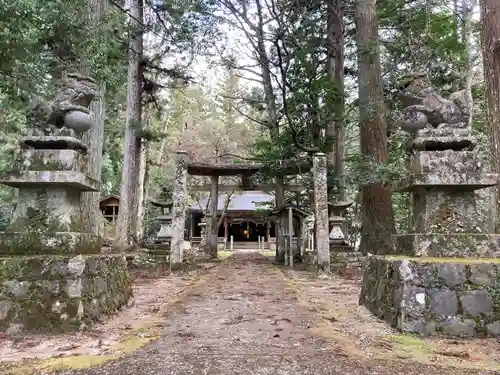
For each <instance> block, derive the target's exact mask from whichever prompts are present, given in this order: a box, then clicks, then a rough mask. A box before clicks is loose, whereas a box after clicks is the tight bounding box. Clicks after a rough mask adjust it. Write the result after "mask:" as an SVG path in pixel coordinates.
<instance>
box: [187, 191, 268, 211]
mask: <svg viewBox="0 0 500 375" xmlns="http://www.w3.org/2000/svg"><path fill="white" fill-rule="evenodd" d="M227 194H228V193H221V194H220V195H219V201H218V202H217V210H219V211H222V210H223V209H224V206H225V204H226V197H227ZM208 199H209V196H208V194H207V196H206V197H205V198H203V199H202V200H201V201H200V202H197V203H194V204H192V205H191V206H190V207H189V211H201V210H202V208H203V209H205V207H206V205H207V201H208ZM273 205H274V195H273V194H269V193H266V192H263V191H242V192H236V193H234V194H232V195H231V201H230V203H229V206H228V207H227V211H228V212H230V211H233V212H234V211H250V212H254V211H258V210H265V209H272V207H273Z"/></svg>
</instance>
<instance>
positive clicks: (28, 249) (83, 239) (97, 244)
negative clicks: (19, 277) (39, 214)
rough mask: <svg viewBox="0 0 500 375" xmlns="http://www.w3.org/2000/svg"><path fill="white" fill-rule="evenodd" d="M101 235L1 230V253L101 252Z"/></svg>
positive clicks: (74, 253)
mask: <svg viewBox="0 0 500 375" xmlns="http://www.w3.org/2000/svg"><path fill="white" fill-rule="evenodd" d="M100 252H101V240H100V237H99V236H96V235H93V234H89V233H77V232H52V233H50V232H44V231H42V230H38V231H35V230H31V231H22V232H0V255H51V254H68V255H76V254H99V253H100Z"/></svg>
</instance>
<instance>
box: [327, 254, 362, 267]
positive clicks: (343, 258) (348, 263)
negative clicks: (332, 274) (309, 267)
mask: <svg viewBox="0 0 500 375" xmlns="http://www.w3.org/2000/svg"><path fill="white" fill-rule="evenodd" d="M363 259H364V256H363V254H361V253H360V252H359V251H351V252H332V251H330V267H331V269H333V270H338V271H340V270H343V269H353V268H361V267H362V266H363Z"/></svg>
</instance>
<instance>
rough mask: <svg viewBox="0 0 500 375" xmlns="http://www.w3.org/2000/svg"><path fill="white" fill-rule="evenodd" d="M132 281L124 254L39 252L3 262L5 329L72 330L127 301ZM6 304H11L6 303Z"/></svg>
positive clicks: (1, 323) (0, 325) (0, 326)
mask: <svg viewBox="0 0 500 375" xmlns="http://www.w3.org/2000/svg"><path fill="white" fill-rule="evenodd" d="M131 283H132V280H131V277H130V275H129V273H128V270H127V263H126V261H125V259H124V257H123V256H121V255H120V256H112V255H111V256H110V255H95V256H82V255H79V256H77V257H71V256H45V257H44V256H39V257H12V258H3V259H1V260H0V285H2V288H1V289H0V303H2V302H4V303H5V301H7V302H8V303H9V305H8V312H7V314H6V316H5V317H2V318H1V319H0V331H2V330H5V329H7V328H9V326H11V325H12V324H19V325H21V326H22V329H23V330H26V331H30V332H36V331H51V332H56V331H71V330H75V329H79V328H81V326H82V324H83V325H87V324H90V323H92V321H93V320H95V319H99V318H100V317H101V316H102V315H109V314H112V313H114V312H116V311H117V309H119V308H121V307H122V306H124V305H126V304H127V303H128V301H129V299H130V298H131V297H132V286H131ZM4 306H7V305H4Z"/></svg>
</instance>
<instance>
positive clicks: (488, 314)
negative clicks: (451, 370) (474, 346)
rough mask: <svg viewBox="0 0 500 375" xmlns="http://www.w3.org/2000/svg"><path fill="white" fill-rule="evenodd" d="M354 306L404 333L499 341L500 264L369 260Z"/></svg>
mask: <svg viewBox="0 0 500 375" xmlns="http://www.w3.org/2000/svg"><path fill="white" fill-rule="evenodd" d="M359 303H360V304H361V305H364V306H366V307H367V308H368V309H369V310H370V311H371V312H372V313H373V314H374V315H376V316H377V317H379V318H381V319H384V320H385V321H387V322H389V323H390V324H391V325H392V326H393V327H395V328H397V329H399V330H401V331H404V332H411V333H419V334H421V335H424V336H425V335H436V334H441V335H445V336H456V337H475V336H479V337H481V336H500V261H499V260H497V259H481V258H475V259H474V258H470V259H456V258H404V257H390V256H387V257H383V256H371V257H370V258H369V259H367V261H366V267H365V268H364V275H363V285H362V289H361V295H360V298H359Z"/></svg>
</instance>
